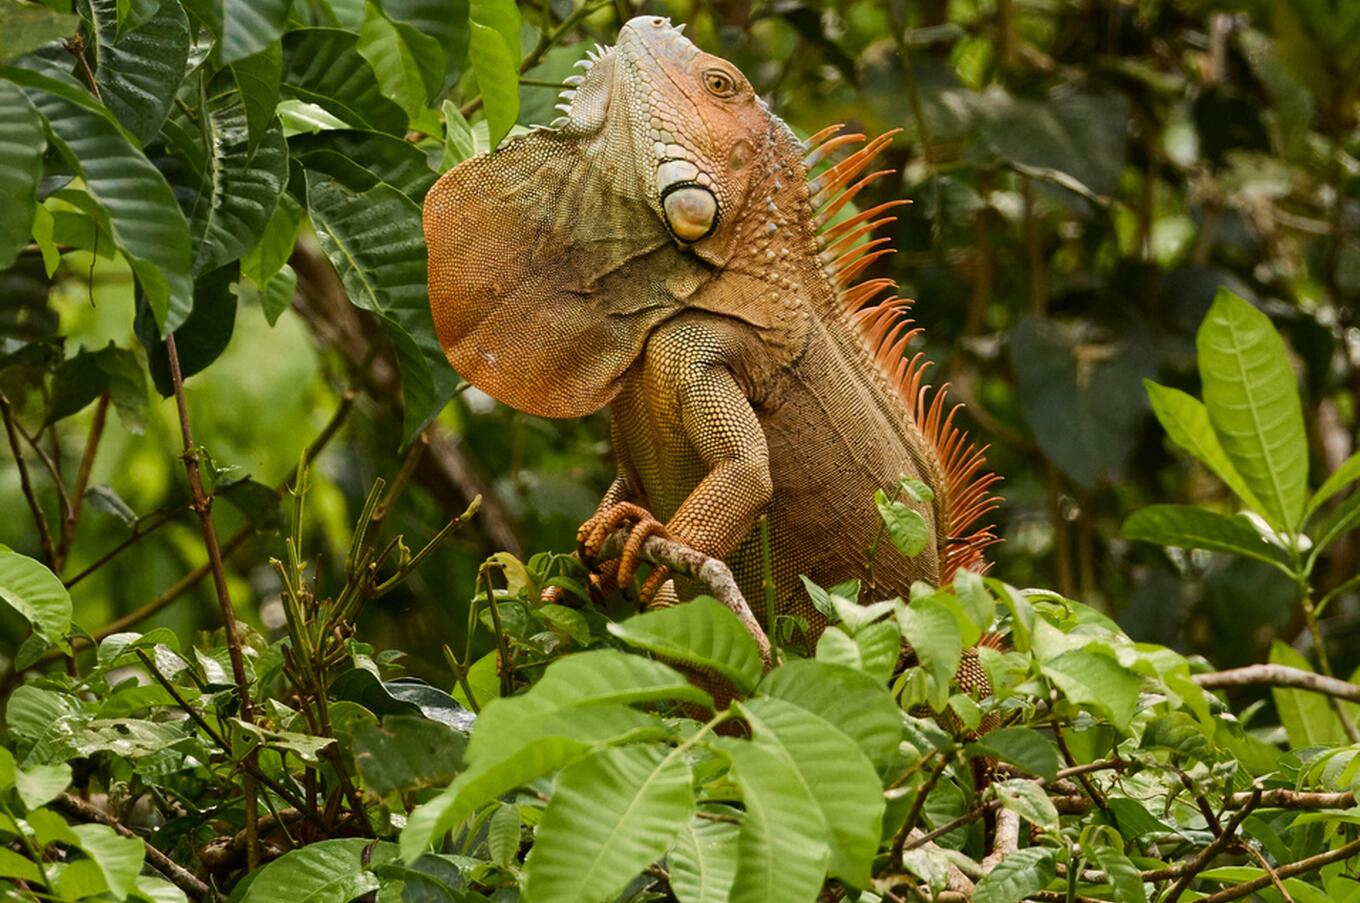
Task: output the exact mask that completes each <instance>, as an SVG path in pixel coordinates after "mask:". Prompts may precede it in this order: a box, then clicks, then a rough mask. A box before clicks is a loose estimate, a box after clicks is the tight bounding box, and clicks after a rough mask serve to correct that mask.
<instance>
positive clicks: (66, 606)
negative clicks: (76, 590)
mask: <svg viewBox="0 0 1360 903" xmlns="http://www.w3.org/2000/svg"><path fill="white" fill-rule="evenodd" d="M0 599H2V600H4V601H5V602H6V603H8V604H9V606H10V607H11V608H13V609H14V610H15V611H17V612H18V613H19V614H20V615H22V616H23V618H24V620H26V621H28V623H29V624H31V625H32V626H33V632H34V633H36V634H38V635H39V636H41V637H42V638H43V639H45V640H47V641H48V643H61V644H62V646H63V648H67V647H66V645H65V638H66V634H68V633H70V631H71V595H70V593H68V592H67V591H66V587H65V586H63V585H62V582H61V580H60V579H59V578H58V577H57V576H56V575H55V574H53V573H52V572H51V571H50V570H48V569H47V567H46V566H45V565H43V564H42V563H40V562H37V561H34V560H33V559H32V558H29V557H28V556H27V555H20V554H19V553H18V552H14V551H10V550H9V549H4V548H0Z"/></svg>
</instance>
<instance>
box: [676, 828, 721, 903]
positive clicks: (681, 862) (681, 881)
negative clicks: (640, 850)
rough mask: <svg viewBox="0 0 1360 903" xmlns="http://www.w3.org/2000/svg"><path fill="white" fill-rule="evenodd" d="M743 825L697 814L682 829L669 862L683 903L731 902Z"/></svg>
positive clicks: (677, 893)
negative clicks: (697, 816)
mask: <svg viewBox="0 0 1360 903" xmlns="http://www.w3.org/2000/svg"><path fill="white" fill-rule="evenodd" d="M738 833H739V828H738V827H737V826H736V825H734V824H732V823H731V822H726V821H709V820H707V819H701V818H696V819H694V820H693V821H691V822H690V823H689V824H687V825H685V826H684V827H683V828H681V829H680V834H679V835H678V836H677V837H676V839H675V846H674V847H672V848H671V851H670V854H669V855H668V856H667V857H666V862H667V864H668V865H669V866H670V878H671V880H670V883H671V891H672V892H674V894H675V897H676V899H677V900H679V901H680V903H727V899H728V895H729V894H730V893H731V890H732V882H733V880H734V879H735V878H736V876H737V836H738Z"/></svg>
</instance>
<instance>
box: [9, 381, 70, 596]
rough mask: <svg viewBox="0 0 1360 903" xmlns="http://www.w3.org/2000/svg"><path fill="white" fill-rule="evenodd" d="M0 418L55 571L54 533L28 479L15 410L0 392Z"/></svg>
mask: <svg viewBox="0 0 1360 903" xmlns="http://www.w3.org/2000/svg"><path fill="white" fill-rule="evenodd" d="M0 417H3V419H4V421H5V432H6V433H7V434H8V436H9V447H10V451H12V452H14V464H15V466H16V467H17V468H18V470H19V486H20V488H21V489H23V491H24V498H25V499H26V500H27V501H28V510H29V511H31V512H33V522H34V524H35V525H36V526H37V528H38V540H39V542H40V543H41V544H42V549H43V556H44V557H45V558H46V559H47V566H48V567H50V568H52V569H53V571H55V570H56V566H57V549H56V546H54V545H53V544H52V531H51V530H49V529H48V528H47V515H45V514H43V510H42V506H41V505H39V504H38V498H37V496H35V495H34V494H33V481H32V480H30V479H29V477H28V465H27V464H26V463H25V462H24V454H23V451H22V450H21V449H20V448H19V425H18V424H17V423H15V422H14V409H13V408H11V407H10V403H9V398H8V397H7V396H6V395H5V393H3V392H0Z"/></svg>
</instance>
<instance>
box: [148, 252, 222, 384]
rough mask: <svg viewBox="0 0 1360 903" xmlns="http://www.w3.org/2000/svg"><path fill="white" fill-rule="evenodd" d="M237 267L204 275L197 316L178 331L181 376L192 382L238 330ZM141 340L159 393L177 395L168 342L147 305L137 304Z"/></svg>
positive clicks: (198, 282)
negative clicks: (166, 346) (191, 378)
mask: <svg viewBox="0 0 1360 903" xmlns="http://www.w3.org/2000/svg"><path fill="white" fill-rule="evenodd" d="M237 275H238V273H237V267H236V264H234V263H233V264H228V265H227V266H224V267H222V268H221V269H219V270H214V271H213V272H211V273H208V274H206V275H204V276H200V277H199V278H198V279H197V280H195V282H194V292H195V295H196V299H195V303H194V310H193V313H191V314H190V315H189V319H187V320H185V321H184V323H183V324H182V325H181V326H180V327H179V328H178V329H176V330H175V350H176V351H177V352H178V353H179V366H180V373H181V375H182V376H183V377H184V378H185V379H188V378H189V377H190V376H192V375H194V374H195V373H198V372H199V371H201V370H203V369H204V368H205V367H207V366H208V365H209V364H211V363H212V362H213V361H215V360H217V358H218V356H220V355H221V354H222V352H223V351H225V350H226V348H227V344H228V343H229V342H230V341H231V334H232V330H233V329H235V327H236V294H235V292H234V291H233V284H234V283H235V281H236V278H237ZM133 325H134V329H135V330H136V333H137V340H138V341H140V342H141V343H142V347H143V348H145V349H146V357H147V365H148V366H149V368H150V370H151V381H152V384H153V385H155V387H156V391H157V392H159V393H161V395H163V396H165V397H166V398H169V397H170V396H171V395H174V394H175V387H174V383H173V381H172V380H171V378H170V356H169V353H168V352H167V351H166V348H165V341H164V339H162V338H161V336H160V333H159V331H158V330H157V329H156V323H155V320H153V319H152V316H151V311H150V309H149V308H148V306H147V305H146V304H145V303H140V299H139V303H138V305H137V318H136V320H135V321H134V324H133Z"/></svg>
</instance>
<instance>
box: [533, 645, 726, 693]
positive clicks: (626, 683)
mask: <svg viewBox="0 0 1360 903" xmlns="http://www.w3.org/2000/svg"><path fill="white" fill-rule="evenodd" d="M532 695H533V697H534V698H535V699H538V700H543V701H545V702H548V703H551V704H552V705H555V706H568V705H600V704H605V703H610V704H617V705H636V704H637V703H643V702H660V701H663V700H671V699H674V700H686V701H688V702H697V703H699V704H700V705H712V704H713V701H712V700H711V699H710V698H709V695H708V694H707V693H705V692H704V691H703V690H701V689H699V688H698V687H696V686H694V684H692V683H690V682H689V681H688V680H687V679H686V678H685V677H684V675H682V674H680V673H679V672H678V671H676V670H675V669H674V668H670V667H667V666H666V665H664V664H662V663H661V662H656V661H652V660H651V659H649V658H643V657H642V656H640V655H629V654H627V653H625V652H620V651H618V650H616V649H592V650H590V651H588V652H578V653H576V654H575V655H567V656H563V657H562V658H559V659H558V660H557V661H555V662H553V663H552V664H551V665H549V666H548V670H547V671H545V672H544V674H543V677H542V678H540V679H539V681H538V683H536V684H534V688H533V693H532Z"/></svg>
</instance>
